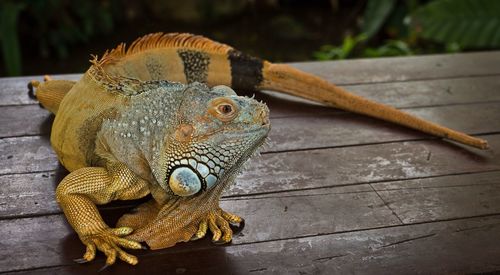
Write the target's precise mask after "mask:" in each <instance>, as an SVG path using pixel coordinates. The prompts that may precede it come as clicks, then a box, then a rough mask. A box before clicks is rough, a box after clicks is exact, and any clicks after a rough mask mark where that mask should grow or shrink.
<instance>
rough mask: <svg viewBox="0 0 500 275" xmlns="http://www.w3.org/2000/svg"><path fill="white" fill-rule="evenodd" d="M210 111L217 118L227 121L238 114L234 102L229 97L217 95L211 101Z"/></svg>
mask: <svg viewBox="0 0 500 275" xmlns="http://www.w3.org/2000/svg"><path fill="white" fill-rule="evenodd" d="M211 105H212V107H211V108H210V111H209V112H210V113H211V114H212V115H213V116H215V117H217V118H218V119H219V120H221V121H224V122H227V121H231V120H233V119H234V118H235V117H236V115H237V114H238V107H237V106H236V103H234V101H232V100H231V99H229V98H225V97H219V98H216V99H214V100H212V102H211Z"/></svg>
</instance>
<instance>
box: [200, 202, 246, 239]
mask: <svg viewBox="0 0 500 275" xmlns="http://www.w3.org/2000/svg"><path fill="white" fill-rule="evenodd" d="M230 224H232V225H238V226H239V227H240V228H243V226H244V225H245V220H244V219H242V218H241V217H239V216H237V215H235V214H231V213H229V212H226V211H224V210H222V209H220V208H219V207H217V209H215V210H212V211H210V212H209V213H208V215H207V218H206V219H205V220H203V221H201V222H200V224H199V226H198V231H197V232H196V233H195V234H194V235H193V238H192V239H191V240H198V239H201V238H203V237H205V235H206V234H207V229H210V231H211V232H212V234H213V236H212V242H214V243H215V244H225V243H229V242H230V241H231V240H232V238H233V230H232V229H231V227H230Z"/></svg>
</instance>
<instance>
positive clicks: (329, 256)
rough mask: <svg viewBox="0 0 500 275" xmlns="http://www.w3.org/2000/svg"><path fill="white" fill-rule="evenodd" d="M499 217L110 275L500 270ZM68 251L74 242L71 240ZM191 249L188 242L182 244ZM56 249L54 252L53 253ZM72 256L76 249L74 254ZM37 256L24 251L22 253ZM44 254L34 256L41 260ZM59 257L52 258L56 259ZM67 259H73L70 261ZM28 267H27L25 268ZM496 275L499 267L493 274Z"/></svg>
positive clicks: (227, 251)
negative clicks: (130, 274) (140, 274)
mask: <svg viewBox="0 0 500 275" xmlns="http://www.w3.org/2000/svg"><path fill="white" fill-rule="evenodd" d="M498 239H500V216H493V217H486V218H474V219H467V220H457V221H447V222H437V223H428V224H416V225H405V226H395V227H389V228H382V229H372V230H362V231H355V232H343V233H334V234H325V235H322V236H312V237H304V238H293V239H288V240H277V241H269V242H263V243H251V244H244V245H231V246H227V247H208V248H205V247H203V249H201V248H200V249H193V248H191V249H179V246H178V247H177V248H174V249H165V250H160V251H156V252H147V253H141V255H140V256H139V264H138V265H137V266H134V267H131V266H129V265H125V264H123V263H120V264H117V265H115V266H112V267H111V268H109V269H108V270H107V271H106V272H107V273H111V274H127V273H144V274H156V273H158V274H207V273H210V274H290V273H292V274H388V273H390V274H417V273H418V274H420V273H422V274H468V273H481V272H485V273H486V272H495V271H496V272H498V271H499V270H500V264H499V262H498V259H499V258H500V247H499V246H498V243H497V242H495V241H492V240H498ZM65 241H66V244H61V245H64V248H66V249H67V250H63V251H64V252H65V253H66V254H65V255H64V256H61V255H55V256H54V257H55V258H61V257H71V255H68V253H69V246H70V245H72V243H71V242H70V241H69V240H67V239H66V240H65ZM181 246H183V247H187V245H181ZM49 252H50V251H49ZM70 254H71V253H70ZM27 256H28V257H29V256H31V255H25V256H24V257H27ZM43 259H44V257H43V255H40V256H39V258H31V260H32V262H33V261H34V260H35V261H36V260H43ZM51 260H52V262H55V259H54V258H51ZM68 264H69V263H68ZM102 265H104V261H103V259H102V257H100V259H99V260H97V261H94V262H92V263H90V264H84V265H76V264H72V265H71V264H69V265H65V266H57V267H52V268H44V269H37V270H29V271H26V273H29V274H63V273H64V274H66V273H71V274H88V273H89V272H95V271H97V270H98V269H99V268H100V267H101V266H102ZM21 273H24V272H21ZM492 274H493V273H492Z"/></svg>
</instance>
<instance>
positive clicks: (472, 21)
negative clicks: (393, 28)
mask: <svg viewBox="0 0 500 275" xmlns="http://www.w3.org/2000/svg"><path fill="white" fill-rule="evenodd" d="M411 25H412V28H413V29H414V30H415V31H417V32H418V33H419V35H420V36H421V37H423V38H426V39H429V40H433V41H436V42H440V43H443V44H453V43H455V44H458V45H460V47H463V48H494V47H499V46H500V1H499V0H437V1H434V2H430V3H429V4H427V5H425V6H423V7H421V8H420V9H418V10H416V11H415V12H414V13H412V14H411Z"/></svg>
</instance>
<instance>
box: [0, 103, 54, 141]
mask: <svg viewBox="0 0 500 275" xmlns="http://www.w3.org/2000/svg"><path fill="white" fill-rule="evenodd" d="M0 112H1V113H2V116H1V117H0V126H1V128H0V138H4V137H19V136H34V135H48V134H49V133H50V129H51V127H52V122H53V120H54V115H52V114H50V113H49V112H48V111H47V110H44V109H42V108H40V107H39V106H38V105H22V106H6V107H0Z"/></svg>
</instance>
